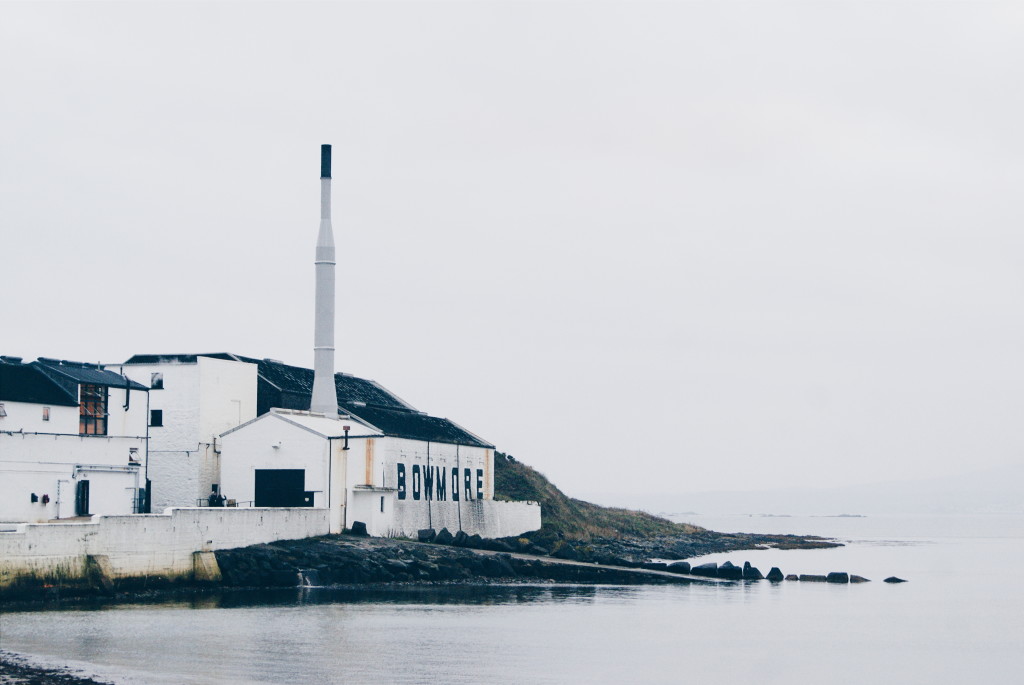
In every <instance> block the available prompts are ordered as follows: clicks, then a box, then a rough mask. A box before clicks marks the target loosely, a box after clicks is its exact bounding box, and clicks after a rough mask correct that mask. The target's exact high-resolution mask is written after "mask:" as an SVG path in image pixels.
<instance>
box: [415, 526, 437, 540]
mask: <svg viewBox="0 0 1024 685" xmlns="http://www.w3.org/2000/svg"><path fill="white" fill-rule="evenodd" d="M416 535H417V537H418V538H419V541H420V542H433V541H434V538H435V537H437V531H435V530H434V529H433V528H420V529H419V530H418V531H417V532H416Z"/></svg>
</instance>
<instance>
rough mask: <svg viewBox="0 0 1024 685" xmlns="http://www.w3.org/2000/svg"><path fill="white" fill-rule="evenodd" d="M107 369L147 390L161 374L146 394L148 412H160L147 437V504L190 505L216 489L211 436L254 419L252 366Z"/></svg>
mask: <svg viewBox="0 0 1024 685" xmlns="http://www.w3.org/2000/svg"><path fill="white" fill-rule="evenodd" d="M108 368H111V369H117V370H118V371H120V372H121V373H124V374H125V375H126V376H128V377H129V378H131V379H133V380H135V381H138V382H139V383H143V384H144V385H147V386H148V385H149V384H150V383H151V381H152V377H153V374H154V373H160V374H163V381H164V382H163V388H162V389H157V390H151V391H150V409H159V410H162V411H163V426H153V427H151V428H150V433H149V435H150V462H149V478H150V480H151V481H152V483H153V486H152V487H153V494H152V498H153V499H152V505H153V509H154V510H159V509H163V508H165V507H169V506H195V504H196V501H197V500H199V499H205V498H206V497H207V496H208V495H209V494H210V488H211V486H212V485H213V484H214V483H217V484H220V458H219V455H218V454H217V450H216V449H215V448H214V443H215V440H216V438H217V436H218V435H220V434H221V433H223V432H224V431H226V430H230V429H231V428H234V427H235V426H238V425H239V424H241V423H244V422H245V421H249V420H250V419H253V418H255V416H256V382H257V375H256V371H257V367H256V365H255V364H249V363H246V362H236V361H229V360H224V359H211V358H209V357H198V358H197V359H196V361H195V362H194V363H188V362H166V363H162V364H127V365H112V366H109V367H108Z"/></svg>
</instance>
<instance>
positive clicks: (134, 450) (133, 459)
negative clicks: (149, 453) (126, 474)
mask: <svg viewBox="0 0 1024 685" xmlns="http://www.w3.org/2000/svg"><path fill="white" fill-rule="evenodd" d="M128 463H129V464H138V463H139V448H138V447H129V448H128Z"/></svg>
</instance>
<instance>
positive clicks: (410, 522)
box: [221, 402, 541, 537]
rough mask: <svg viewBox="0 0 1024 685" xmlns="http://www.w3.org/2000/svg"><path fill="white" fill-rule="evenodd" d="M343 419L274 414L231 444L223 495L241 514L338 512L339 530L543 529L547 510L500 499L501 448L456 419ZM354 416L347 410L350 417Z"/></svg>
mask: <svg viewBox="0 0 1024 685" xmlns="http://www.w3.org/2000/svg"><path fill="white" fill-rule="evenodd" d="M344 407H345V409H349V411H347V413H343V414H341V415H339V417H338V418H329V417H325V416H324V415H323V414H318V413H310V412H305V411H294V410H272V411H271V412H270V413H268V414H264V415H262V416H260V417H258V418H257V419H255V420H253V421H250V422H249V423H246V424H243V425H242V426H239V427H238V428H235V429H233V430H231V431H228V432H227V433H225V434H224V435H223V436H221V443H222V446H221V450H222V453H221V486H222V490H223V492H224V494H225V496H227V497H229V498H231V499H233V500H235V501H236V502H237V503H238V505H240V506H256V507H265V506H316V507H326V508H328V509H330V511H331V514H330V520H331V531H332V532H341V530H342V529H343V528H351V527H352V524H353V523H355V522H356V521H361V522H363V523H365V524H366V527H367V531H368V532H369V533H370V534H371V535H380V536H394V535H403V536H414V535H416V531H417V530H419V529H422V528H434V529H440V528H448V529H449V530H451V531H453V532H454V531H459V530H464V531H466V532H467V533H468V534H474V533H478V534H480V535H481V536H483V537H505V536H508V535H518V534H520V533H523V532H526V531H528V530H535V529H537V528H539V527H540V523H541V521H540V506H539V505H537V504H535V503H526V502H499V501H495V500H494V448H493V446H492V445H490V444H489V443H487V442H485V441H483V440H481V439H480V438H479V437H477V436H475V435H473V434H472V433H470V432H468V431H466V430H465V429H463V428H461V427H460V426H458V425H456V424H454V423H452V422H451V421H449V420H447V419H441V418H437V417H432V416H428V415H426V414H423V413H421V412H416V411H414V410H411V409H396V408H385V407H380V406H370V405H366V404H362V403H358V402H350V403H348V404H346V405H344ZM343 411H344V409H343Z"/></svg>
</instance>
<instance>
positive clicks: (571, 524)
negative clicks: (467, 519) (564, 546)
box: [494, 452, 702, 540]
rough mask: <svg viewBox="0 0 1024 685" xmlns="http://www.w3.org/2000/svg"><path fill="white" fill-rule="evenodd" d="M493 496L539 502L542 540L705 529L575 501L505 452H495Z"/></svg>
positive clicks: (585, 538)
mask: <svg viewBox="0 0 1024 685" xmlns="http://www.w3.org/2000/svg"><path fill="white" fill-rule="evenodd" d="M494 497H495V499H500V500H520V501H521V500H530V501H533V502H540V506H541V510H540V511H541V530H540V531H539V532H538V533H536V534H534V535H531V537H538V538H543V539H552V538H555V539H566V540H590V539H591V538H594V537H602V538H622V537H638V538H650V537H657V536H662V535H680V534H685V533H693V532H697V531H700V530H702V529H701V528H698V527H697V526H691V525H689V524H680V523H673V522H672V521H669V520H668V519H664V518H661V517H660V516H654V515H653V514H648V513H646V512H643V511H632V510H629V509H615V508H612V507H602V506H599V505H597V504H592V503H590V502H584V501H583V500H578V499H573V498H572V497H568V496H566V494H565V493H563V492H562V491H561V490H559V489H558V488H557V487H556V486H555V485H554V483H552V482H551V481H549V480H548V479H547V478H545V477H544V475H543V474H541V473H539V472H537V471H536V470H534V469H533V468H531V467H529V466H527V465H526V464H524V463H522V462H520V461H517V460H515V459H514V458H512V457H511V456H509V455H507V454H504V453H502V452H495V453H494Z"/></svg>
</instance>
